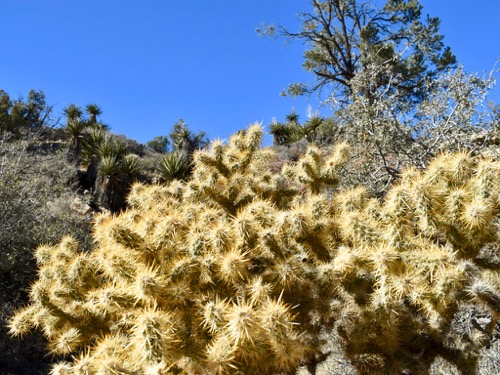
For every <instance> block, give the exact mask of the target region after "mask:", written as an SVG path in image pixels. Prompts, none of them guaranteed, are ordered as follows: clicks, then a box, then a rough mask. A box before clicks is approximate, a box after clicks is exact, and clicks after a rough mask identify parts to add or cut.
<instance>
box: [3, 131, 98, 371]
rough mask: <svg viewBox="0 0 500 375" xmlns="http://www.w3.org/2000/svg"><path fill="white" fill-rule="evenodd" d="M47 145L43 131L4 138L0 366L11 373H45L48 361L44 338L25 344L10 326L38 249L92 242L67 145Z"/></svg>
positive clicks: (32, 274) (24, 299) (30, 277)
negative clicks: (69, 241) (64, 240)
mask: <svg viewBox="0 0 500 375" xmlns="http://www.w3.org/2000/svg"><path fill="white" fill-rule="evenodd" d="M45 130H47V129H45ZM44 133H45V132H44ZM49 138H51V137H49ZM45 144H46V137H45V135H44V136H43V137H40V136H39V135H38V132H36V133H34V132H31V133H28V134H25V135H24V137H23V138H21V139H20V138H19V135H16V137H15V139H12V138H10V137H8V136H6V135H4V136H3V137H2V138H1V139H0V252H1V255H0V337H1V339H0V352H1V353H2V355H0V368H1V369H2V373H6V374H8V373H14V374H20V373H22V374H38V373H42V372H43V371H44V368H45V367H46V366H47V362H48V361H49V358H48V357H46V351H45V348H44V344H43V341H42V340H41V338H40V337H35V336H33V337H31V338H30V340H27V341H26V342H24V343H23V342H21V341H19V340H13V339H10V338H9V336H8V335H7V331H6V328H5V326H6V323H7V318H8V316H10V315H11V314H12V312H13V311H14V310H15V309H17V308H19V307H20V306H22V305H23V304H25V303H26V302H27V293H26V287H27V286H28V285H29V283H30V282H31V281H32V280H33V279H34V278H35V275H36V272H35V271H36V268H35V261H34V259H33V249H34V248H35V247H36V246H37V245H39V244H40V243H52V244H54V243H57V242H58V241H59V240H60V239H61V237H63V236H64V235H72V236H74V237H75V238H77V239H78V241H79V243H80V244H81V247H82V249H86V248H88V247H89V245H90V237H89V220H90V213H89V212H87V211H86V207H85V204H84V203H83V202H81V201H80V199H79V198H78V196H77V195H75V194H74V193H73V192H72V190H71V187H70V186H69V184H70V181H71V180H72V178H74V174H75V172H74V170H73V168H72V167H71V166H70V165H68V164H67V163H66V162H65V157H64V155H63V153H62V152H63V149H62V148H61V149H60V150H57V149H54V148H53V147H42V146H44V145H45ZM44 366H45V367H44ZM45 371H47V369H45Z"/></svg>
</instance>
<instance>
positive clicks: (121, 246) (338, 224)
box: [10, 126, 500, 374]
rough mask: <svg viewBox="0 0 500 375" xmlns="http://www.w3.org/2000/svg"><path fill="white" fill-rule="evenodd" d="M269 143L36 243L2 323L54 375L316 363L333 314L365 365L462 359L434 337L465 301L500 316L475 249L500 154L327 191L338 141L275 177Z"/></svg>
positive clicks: (246, 144)
mask: <svg viewBox="0 0 500 375" xmlns="http://www.w3.org/2000/svg"><path fill="white" fill-rule="evenodd" d="M261 137H262V130H261V128H260V127H259V126H252V127H250V128H249V129H248V130H247V131H242V132H240V133H238V134H237V135H235V136H233V137H232V138H231V139H230V141H229V143H228V144H227V145H224V144H223V143H222V142H218V141H216V142H214V143H213V144H212V146H211V148H210V150H208V151H199V152H198V153H197V154H196V155H195V158H194V170H193V175H192V177H191V179H190V180H189V181H188V182H186V183H183V182H179V181H174V182H172V183H170V184H169V185H168V186H144V185H140V184H137V185H135V186H134V187H133V189H132V191H131V193H130V196H129V205H130V209H129V210H128V211H126V212H124V213H122V214H120V215H118V216H109V215H102V216H100V217H98V218H97V219H96V222H95V229H94V239H95V243H96V246H95V248H94V250H93V251H92V252H90V253H81V252H78V249H77V244H76V243H75V241H74V240H72V239H71V238H65V239H64V240H63V241H62V242H61V243H60V244H59V245H57V246H55V247H49V246H41V247H39V248H38V250H37V251H36V254H35V255H36V259H37V262H38V265H39V278H38V280H37V281H36V282H35V283H34V284H33V285H32V286H31V292H30V297H31V305H29V306H27V307H26V308H24V309H23V310H21V311H18V312H17V314H16V315H15V316H14V317H13V318H12V320H11V322H10V330H11V333H12V334H16V335H22V334H24V333H26V332H28V331H29V330H30V329H32V328H39V329H41V330H42V331H43V332H44V334H45V336H46V337H47V338H48V340H49V343H50V349H51V351H52V352H53V353H54V354H59V355H68V354H74V355H75V356H74V357H73V358H74V359H73V360H72V362H66V361H65V362H61V363H59V364H57V365H55V367H54V368H53V371H52V372H53V373H54V374H59V373H61V374H62V373H65V374H94V373H96V374H97V373H98V374H100V373H102V374H105V373H119V374H131V373H141V374H166V373H188V374H205V373H209V374H229V373H242V374H271V373H293V372H294V370H295V369H296V368H297V366H298V365H299V364H301V363H303V362H305V361H314V358H317V355H318V354H320V350H321V340H320V333H321V331H322V330H324V329H325V328H326V329H328V328H331V327H333V324H336V325H337V328H338V332H339V334H340V336H341V337H342V339H343V342H344V344H345V345H344V349H345V353H346V355H347V356H348V358H349V359H351V360H352V362H353V364H354V365H355V366H357V368H358V369H359V370H360V371H361V372H363V371H365V372H371V373H375V372H377V371H380V372H383V371H385V372H387V371H390V372H392V373H397V372H401V371H403V370H405V369H410V370H412V371H419V370H422V368H426V367H428V366H430V364H431V363H432V360H433V358H434V357H435V356H436V355H441V356H444V357H445V358H447V359H448V358H449V357H450V355H448V356H446V355H447V354H449V353H451V351H453V350H455V351H456V352H457V353H460V352H459V351H458V350H457V349H455V348H448V346H446V345H445V343H444V341H445V333H446V330H447V329H448V327H449V325H450V323H451V320H452V318H453V316H454V313H455V312H456V310H457V308H458V304H459V302H460V301H462V300H467V301H469V300H472V299H475V300H477V301H478V302H484V303H485V304H486V305H487V306H489V307H490V308H491V311H492V313H493V316H494V317H495V319H496V318H497V316H498V312H499V311H498V301H499V298H498V287H499V285H498V277H496V276H498V275H497V274H496V273H495V272H496V271H492V270H488V271H483V270H481V269H480V268H479V267H478V266H476V265H475V263H474V257H475V256H476V254H477V252H478V249H480V248H481V246H483V245H484V244H486V243H487V242H489V241H491V240H492V239H493V238H494V235H495V231H494V228H493V224H492V221H493V219H494V218H495V216H496V215H497V214H498V212H499V209H500V202H499V193H500V186H499V182H498V175H499V170H500V165H499V163H496V162H492V161H488V160H481V161H475V160H472V159H470V158H469V157H467V156H466V155H462V154H458V155H443V156H442V157H440V158H439V159H438V160H436V161H435V162H434V163H433V164H432V165H431V166H430V167H429V170H428V171H427V172H425V173H422V172H419V171H416V170H408V171H407V172H406V173H405V174H404V176H403V178H402V179H401V182H400V184H399V185H397V186H395V187H394V188H393V189H391V190H390V191H389V192H388V193H387V195H386V197H385V200H384V201H383V202H382V201H380V200H377V199H374V198H370V197H369V196H368V194H367V193H366V191H365V190H363V189H361V188H358V189H355V190H353V191H349V192H344V193H341V194H337V195H335V196H333V190H332V187H335V186H336V183H337V177H336V176H337V174H336V173H337V170H338V168H340V166H341V165H342V163H344V162H345V160H346V156H347V146H346V145H343V144H342V145H339V146H338V147H337V148H336V149H335V150H334V151H333V152H332V153H331V154H326V153H325V152H323V151H322V150H319V149H315V148H311V149H309V151H308V152H307V153H306V155H305V156H304V157H303V158H302V159H301V160H299V162H297V163H296V164H294V165H288V166H286V167H285V168H284V169H283V171H282V172H281V173H279V174H272V173H270V172H267V166H268V165H269V163H270V161H272V158H273V152H272V151H271V150H269V149H260V148H259V145H260V141H261ZM339 302H341V303H339ZM462 357H463V358H462ZM462 357H460V358H459V360H461V361H462V362H464V363H465V362H467V361H466V360H467V359H468V358H465V356H464V355H463V356H462ZM68 358H69V357H67V356H66V360H68ZM471 358H472V361H473V356H471ZM469 362H470V361H469ZM469 362H467V364H468V363H469ZM419 366H420V368H419ZM469 367H470V366H469Z"/></svg>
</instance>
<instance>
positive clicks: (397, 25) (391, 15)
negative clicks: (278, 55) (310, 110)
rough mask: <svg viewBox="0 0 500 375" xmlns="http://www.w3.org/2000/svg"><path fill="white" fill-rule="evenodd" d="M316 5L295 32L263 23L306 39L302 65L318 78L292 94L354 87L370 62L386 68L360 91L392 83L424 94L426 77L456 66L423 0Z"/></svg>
mask: <svg viewBox="0 0 500 375" xmlns="http://www.w3.org/2000/svg"><path fill="white" fill-rule="evenodd" d="M311 7H312V10H311V11H310V12H304V13H302V14H301V15H300V20H301V22H302V27H301V29H300V30H299V31H297V32H292V31H289V30H287V29H286V28H285V27H278V28H276V27H274V26H272V27H271V28H270V29H269V28H267V29H266V27H265V26H264V27H263V28H262V29H261V30H258V31H259V32H260V33H261V34H264V35H272V34H275V33H278V34H279V35H280V36H284V37H286V38H289V39H292V40H298V41H300V42H302V43H305V44H306V45H307V47H308V49H307V50H306V52H305V54H304V58H305V61H304V63H303V66H304V68H305V69H306V70H307V71H310V72H312V73H313V74H314V76H315V78H316V81H315V82H314V84H312V85H309V84H304V83H295V84H292V85H290V86H289V88H288V91H287V92H288V94H290V95H292V96H294V95H303V94H308V93H312V92H315V91H319V92H320V93H322V92H323V90H326V91H327V92H326V96H327V97H330V95H333V96H335V95H336V94H337V93H338V89H340V91H341V93H342V94H344V95H345V94H347V95H350V94H351V93H352V82H351V81H352V79H353V78H355V77H356V75H358V74H359V73H362V72H364V71H365V70H366V69H369V68H370V66H373V65H375V66H383V67H384V68H385V72H387V73H388V74H386V73H385V72H384V74H380V75H376V76H372V77H371V78H372V79H371V80H370V82H368V84H367V85H366V86H365V87H364V90H363V92H362V95H364V96H366V97H369V96H370V91H372V90H374V89H375V90H376V89H378V88H379V87H381V86H386V85H387V83H389V82H390V83H391V85H390V89H391V91H393V92H397V93H398V94H399V95H400V96H401V97H402V98H406V99H409V100H417V101H418V100H421V99H422V98H423V97H424V94H425V90H420V87H421V85H422V83H423V82H425V81H426V80H428V79H430V78H432V77H434V76H435V75H436V74H437V73H439V72H441V71H443V70H445V69H446V68H449V67H452V66H453V65H454V64H455V63H456V60H455V56H454V55H453V54H452V53H451V51H450V49H449V48H448V47H447V48H445V47H444V45H443V41H442V40H443V36H442V35H440V34H439V19H438V18H435V17H427V18H426V19H423V17H422V5H421V4H420V1H415V0H412V1H406V0H405V1H401V0H387V1H385V4H383V6H380V5H379V4H376V3H374V2H369V1H368V2H363V1H358V0H340V1H338V0H312V1H311Z"/></svg>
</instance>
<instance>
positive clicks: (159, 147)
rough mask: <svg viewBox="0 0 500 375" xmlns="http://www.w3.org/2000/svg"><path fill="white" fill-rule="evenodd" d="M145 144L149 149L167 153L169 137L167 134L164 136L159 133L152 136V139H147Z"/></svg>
mask: <svg viewBox="0 0 500 375" xmlns="http://www.w3.org/2000/svg"><path fill="white" fill-rule="evenodd" d="M146 145H147V146H148V147H149V148H150V149H152V150H154V151H156V152H158V153H160V154H164V153H167V152H168V151H169V150H170V141H169V138H168V136H164V135H159V136H156V137H154V138H153V139H152V140H150V141H148V143H146Z"/></svg>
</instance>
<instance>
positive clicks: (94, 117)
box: [85, 104, 102, 125]
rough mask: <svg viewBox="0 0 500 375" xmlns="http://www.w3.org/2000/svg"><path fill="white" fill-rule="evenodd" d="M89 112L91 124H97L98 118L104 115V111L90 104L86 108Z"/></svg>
mask: <svg viewBox="0 0 500 375" xmlns="http://www.w3.org/2000/svg"><path fill="white" fill-rule="evenodd" d="M85 109H86V110H87V113H88V114H89V119H88V121H89V123H90V124H94V125H95V124H97V116H100V115H102V109H101V107H99V106H98V105H97V104H88V105H87V107H85Z"/></svg>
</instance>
